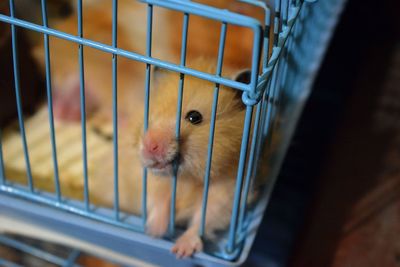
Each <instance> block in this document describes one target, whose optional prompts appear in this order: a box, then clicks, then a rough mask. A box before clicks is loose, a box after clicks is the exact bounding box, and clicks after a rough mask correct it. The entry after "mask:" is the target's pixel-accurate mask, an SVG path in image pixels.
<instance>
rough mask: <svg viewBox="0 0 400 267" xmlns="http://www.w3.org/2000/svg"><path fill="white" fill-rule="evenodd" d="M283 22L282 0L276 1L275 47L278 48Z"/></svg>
mask: <svg viewBox="0 0 400 267" xmlns="http://www.w3.org/2000/svg"><path fill="white" fill-rule="evenodd" d="M280 20H281V0H275V17H274V46H278V41H279V33H280V31H281V27H280Z"/></svg>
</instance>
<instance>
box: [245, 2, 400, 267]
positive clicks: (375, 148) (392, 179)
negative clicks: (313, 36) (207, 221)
mask: <svg viewBox="0 0 400 267" xmlns="http://www.w3.org/2000/svg"><path fill="white" fill-rule="evenodd" d="M399 12H400V2H399V1H398V0H386V1H376V0H364V1H362V0H349V1H348V3H347V6H346V8H345V10H344V12H343V14H342V18H341V20H340V22H339V24H338V26H337V29H336V32H335V34H334V37H333V39H332V42H331V44H330V47H329V49H328V52H327V54H326V57H325V59H324V62H323V64H322V67H321V70H320V72H319V75H318V77H317V79H316V82H315V85H314V89H313V93H312V95H311V97H310V99H309V101H308V103H307V105H306V107H305V110H304V112H303V114H302V118H301V120H300V122H299V125H298V128H297V130H296V133H295V137H294V139H293V141H292V144H291V146H290V148H289V152H288V154H287V156H286V159H285V162H284V165H283V167H282V171H281V173H280V177H279V179H278V182H277V184H276V188H275V190H274V192H273V196H272V200H271V204H270V206H269V207H268V209H267V212H266V214H265V215H264V220H263V223H262V226H261V229H260V232H259V234H258V236H257V238H256V241H255V244H254V247H253V250H252V253H251V255H250V258H249V261H248V262H247V264H246V265H247V266H293V267H295V266H305V267H314V266H315V267H325V266H354V267H357V266H360V267H361V266H362V267H368V266H383V267H385V266H400V238H399V236H400V169H399V168H400V155H399V153H400V149H399V148H400V140H399V137H400V13H399Z"/></svg>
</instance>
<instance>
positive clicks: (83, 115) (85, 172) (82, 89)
mask: <svg viewBox="0 0 400 267" xmlns="http://www.w3.org/2000/svg"><path fill="white" fill-rule="evenodd" d="M77 1H78V2H77V6H78V36H79V37H80V38H82V37H83V29H82V27H83V23H82V15H83V14H82V0H77ZM78 49H79V76H80V100H81V127H82V162H83V179H84V188H83V190H84V200H85V207H86V210H87V211H89V184H88V166H87V141H86V139H87V138H86V101H85V68H84V61H83V45H82V44H79V48H78Z"/></svg>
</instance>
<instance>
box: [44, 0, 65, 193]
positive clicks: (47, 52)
mask: <svg viewBox="0 0 400 267" xmlns="http://www.w3.org/2000/svg"><path fill="white" fill-rule="evenodd" d="M41 1H42V21H43V26H44V27H48V23H47V2H46V1H45V0H41ZM43 38H44V51H45V62H46V89H47V108H48V111H49V124H50V140H51V152H52V157H53V168H54V184H55V189H56V195H57V201H61V190H60V178H59V174H58V160H57V146H56V136H55V130H54V116H53V96H52V88H51V72H50V48H49V36H48V35H47V34H44V35H43Z"/></svg>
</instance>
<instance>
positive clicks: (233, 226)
mask: <svg viewBox="0 0 400 267" xmlns="http://www.w3.org/2000/svg"><path fill="white" fill-rule="evenodd" d="M252 115H253V107H252V106H247V107H246V116H245V120H244V126H243V127H244V128H243V135H242V136H243V137H242V145H241V147H240V158H239V167H238V172H237V177H236V186H235V196H234V200H233V206H232V215H231V222H230V226H229V237H228V245H227V247H226V250H227V252H228V253H231V252H233V251H234V249H235V245H236V230H237V223H238V222H237V218H238V215H239V214H238V212H239V204H240V197H241V195H242V185H243V173H244V169H245V163H246V154H247V144H248V142H249V135H250V126H251V118H252Z"/></svg>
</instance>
